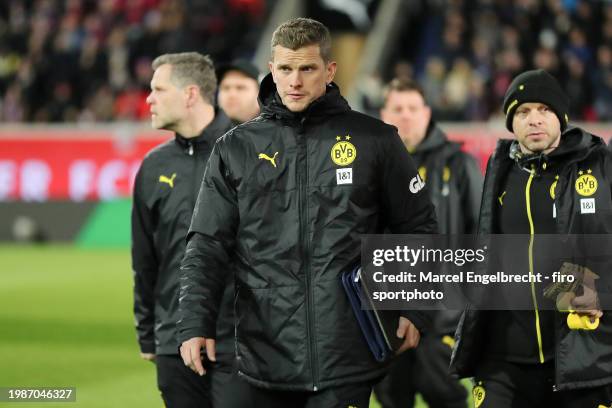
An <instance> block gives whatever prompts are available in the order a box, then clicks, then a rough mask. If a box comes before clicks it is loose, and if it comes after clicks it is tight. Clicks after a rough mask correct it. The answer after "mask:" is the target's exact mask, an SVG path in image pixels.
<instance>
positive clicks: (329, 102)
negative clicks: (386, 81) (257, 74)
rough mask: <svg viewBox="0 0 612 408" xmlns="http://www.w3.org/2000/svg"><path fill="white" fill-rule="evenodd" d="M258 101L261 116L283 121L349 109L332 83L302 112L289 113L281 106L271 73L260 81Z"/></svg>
mask: <svg viewBox="0 0 612 408" xmlns="http://www.w3.org/2000/svg"><path fill="white" fill-rule="evenodd" d="M258 100H259V105H260V107H261V113H262V115H264V116H267V117H276V118H279V119H284V120H299V119H301V118H313V117H320V116H328V115H333V114H338V113H342V112H347V111H349V110H350V109H351V108H350V106H349V104H348V102H347V101H346V99H344V98H343V97H342V95H340V88H338V85H336V84H335V83H334V82H332V83H331V84H329V85H327V89H326V92H325V95H323V96H321V97H319V98H318V99H316V100H314V101H313V102H312V103H311V104H310V105H309V106H308V107H307V108H306V109H305V110H304V111H302V112H291V111H290V110H289V109H287V107H286V106H285V105H283V102H282V100H281V98H280V96H279V94H278V92H277V89H276V84H275V83H274V80H273V79H272V74H271V73H269V74H268V75H266V76H265V77H264V79H263V80H262V81H261V86H260V88H259V96H258Z"/></svg>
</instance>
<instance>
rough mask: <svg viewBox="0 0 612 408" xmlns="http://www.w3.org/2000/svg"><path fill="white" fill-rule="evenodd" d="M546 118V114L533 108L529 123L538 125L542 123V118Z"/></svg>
mask: <svg viewBox="0 0 612 408" xmlns="http://www.w3.org/2000/svg"><path fill="white" fill-rule="evenodd" d="M543 119H544V115H542V113H541V112H539V111H537V110H533V111H531V112H529V124H530V125H531V126H538V125H540V124H542V120H543Z"/></svg>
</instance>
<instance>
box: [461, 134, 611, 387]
mask: <svg viewBox="0 0 612 408" xmlns="http://www.w3.org/2000/svg"><path fill="white" fill-rule="evenodd" d="M512 143H513V141H511V140H500V141H499V142H498V144H497V148H496V150H495V152H494V153H493V155H492V156H491V158H490V159H489V163H488V165H487V172H486V175H485V184H484V191H483V197H482V205H481V210H480V220H479V228H478V229H479V233H480V234H491V233H495V232H496V231H495V229H494V225H495V220H496V217H497V210H496V208H497V205H496V202H497V197H499V195H500V193H501V191H500V188H501V187H502V186H503V185H504V183H503V180H504V177H505V176H506V175H507V174H508V171H509V169H510V167H511V166H513V165H514V163H515V162H514V160H513V159H511V158H510V157H509V153H510V146H511V144H512ZM546 161H553V162H555V163H556V165H559V164H562V165H561V168H562V170H561V171H560V173H559V179H558V181H557V184H556V187H554V193H555V194H554V203H555V207H556V219H555V220H556V230H557V233H558V234H606V235H602V245H609V243H610V239H609V237H610V235H608V234H612V194H611V191H612V154H611V153H610V151H609V150H607V149H606V146H605V144H604V142H603V140H602V139H601V138H599V137H597V136H593V135H591V134H589V133H587V132H585V131H583V130H582V129H579V128H570V129H568V130H567V131H566V132H565V133H564V134H563V135H562V136H561V143H560V145H559V147H558V148H557V149H555V150H554V151H553V152H551V153H550V154H549V155H548V156H547V157H546V160H544V162H542V163H539V165H542V166H544V163H545V162H546ZM588 170H591V171H592V173H590V174H591V175H592V176H593V177H595V178H596V179H597V181H598V187H597V190H596V191H595V193H594V194H592V195H591V196H590V197H589V198H593V199H594V201H595V208H596V212H595V213H590V212H589V213H583V212H582V211H581V200H582V199H584V198H585V197H584V196H583V195H580V194H579V193H578V192H577V183H576V181H577V179H578V178H579V177H582V176H583V175H584V174H586V172H588ZM536 232H537V231H536ZM611 251H612V248H611ZM603 272H607V273H612V272H611V271H603ZM603 272H601V273H603ZM601 280H602V285H608V287H607V288H602V289H603V290H602V292H603V293H609V292H610V288H609V282H610V277H609V276H603V279H601ZM598 287H599V284H598ZM488 315H489V313H488V312H487V311H478V310H472V309H468V310H466V311H465V312H464V314H463V316H462V318H461V321H460V322H459V326H458V328H457V332H456V334H455V347H454V349H453V355H452V359H451V371H452V372H454V373H456V374H458V375H459V376H460V377H470V376H473V375H474V370H475V367H476V366H477V364H478V362H479V361H481V359H482V352H483V351H484V347H485V343H484V342H486V341H487V338H488V336H487V327H488V326H487V317H488ZM566 316H567V314H565V313H555V325H554V326H555V328H554V348H555V351H554V360H555V378H554V383H555V384H554V387H555V389H557V390H568V389H577V388H588V387H597V386H601V385H605V384H610V383H612V311H610V310H604V314H603V317H602V318H601V321H600V325H599V327H598V328H597V329H596V330H594V331H592V332H591V331H583V330H570V329H569V328H568V327H567V325H566V323H565V319H566Z"/></svg>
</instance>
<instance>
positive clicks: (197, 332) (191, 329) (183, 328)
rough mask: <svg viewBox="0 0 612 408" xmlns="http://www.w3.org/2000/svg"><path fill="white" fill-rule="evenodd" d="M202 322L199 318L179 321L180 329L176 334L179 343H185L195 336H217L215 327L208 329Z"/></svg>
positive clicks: (208, 337)
mask: <svg viewBox="0 0 612 408" xmlns="http://www.w3.org/2000/svg"><path fill="white" fill-rule="evenodd" d="M202 323H203V322H202V321H201V320H199V319H193V320H189V321H185V320H183V321H182V322H179V331H178V334H177V336H176V337H177V340H178V342H179V344H183V342H184V341H186V340H189V339H192V338H194V337H206V338H207V339H214V338H216V336H217V333H216V330H215V328H214V327H213V328H212V329H207V328H206V327H205V325H202Z"/></svg>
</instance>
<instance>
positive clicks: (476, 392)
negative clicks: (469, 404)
mask: <svg viewBox="0 0 612 408" xmlns="http://www.w3.org/2000/svg"><path fill="white" fill-rule="evenodd" d="M486 394H487V393H486V391H485V389H484V387H483V386H482V383H479V385H477V386H475V387H474V388H473V389H472V396H473V397H474V406H475V407H476V408H478V407H479V406H481V405H482V403H483V402H484V399H485V396H486Z"/></svg>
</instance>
